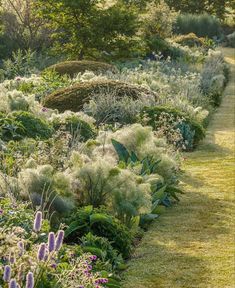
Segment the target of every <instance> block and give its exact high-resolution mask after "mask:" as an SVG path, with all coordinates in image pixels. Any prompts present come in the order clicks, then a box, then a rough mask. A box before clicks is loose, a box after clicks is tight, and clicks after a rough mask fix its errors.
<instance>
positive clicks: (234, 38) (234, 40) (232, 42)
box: [226, 31, 235, 48]
mask: <svg viewBox="0 0 235 288" xmlns="http://www.w3.org/2000/svg"><path fill="white" fill-rule="evenodd" d="M226 41H227V43H226V44H227V46H228V47H233V48H235V31H234V32H233V33H231V34H229V35H227V37H226Z"/></svg>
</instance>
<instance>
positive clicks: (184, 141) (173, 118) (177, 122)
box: [140, 107, 205, 150]
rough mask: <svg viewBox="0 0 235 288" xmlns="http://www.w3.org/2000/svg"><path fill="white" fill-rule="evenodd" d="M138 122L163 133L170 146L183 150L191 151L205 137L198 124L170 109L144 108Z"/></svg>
mask: <svg viewBox="0 0 235 288" xmlns="http://www.w3.org/2000/svg"><path fill="white" fill-rule="evenodd" d="M140 121H141V122H142V123H144V124H145V125H149V126H152V127H153V129H154V130H155V131H163V134H164V136H166V138H167V140H168V141H169V142H171V144H174V145H175V146H177V147H179V148H182V149H184V150H192V149H193V148H194V147H195V146H196V145H197V144H198V143H199V141H200V140H202V139H203V138H204V137H205V131H204V128H203V126H202V125H201V124H200V123H198V122H197V121H195V120H193V119H191V118H190V117H189V116H188V115H186V114H185V113H183V112H181V111H179V110H177V109H174V108H171V107H145V108H144V109H143V110H142V111H141V113H140ZM172 130H174V131H177V133H180V136H181V137H180V138H177V137H175V135H173V131H172ZM172 135H173V136H172Z"/></svg>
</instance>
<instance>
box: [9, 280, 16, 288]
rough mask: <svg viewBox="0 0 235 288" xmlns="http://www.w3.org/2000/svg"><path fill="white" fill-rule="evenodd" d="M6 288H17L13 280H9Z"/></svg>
mask: <svg viewBox="0 0 235 288" xmlns="http://www.w3.org/2000/svg"><path fill="white" fill-rule="evenodd" d="M8 287H9V288H17V283H16V280H15V279H11V281H10V283H9V286H8Z"/></svg>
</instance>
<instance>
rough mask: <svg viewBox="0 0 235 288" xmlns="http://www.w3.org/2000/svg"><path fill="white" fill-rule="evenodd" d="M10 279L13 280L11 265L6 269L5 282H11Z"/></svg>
mask: <svg viewBox="0 0 235 288" xmlns="http://www.w3.org/2000/svg"><path fill="white" fill-rule="evenodd" d="M10 279H11V267H10V266H9V265H6V266H5V267H4V273H3V281H5V282H9V281H10Z"/></svg>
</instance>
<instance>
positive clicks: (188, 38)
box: [174, 33, 213, 48]
mask: <svg viewBox="0 0 235 288" xmlns="http://www.w3.org/2000/svg"><path fill="white" fill-rule="evenodd" d="M174 41H175V42H176V43H179V44H181V45H183V46H189V47H203V48H209V47H208V46H213V41H212V40H210V41H208V40H206V39H205V38H203V37H198V36H197V35H196V34H194V33H189V34H186V35H179V36H177V37H175V38H174ZM209 44H210V45H209Z"/></svg>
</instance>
